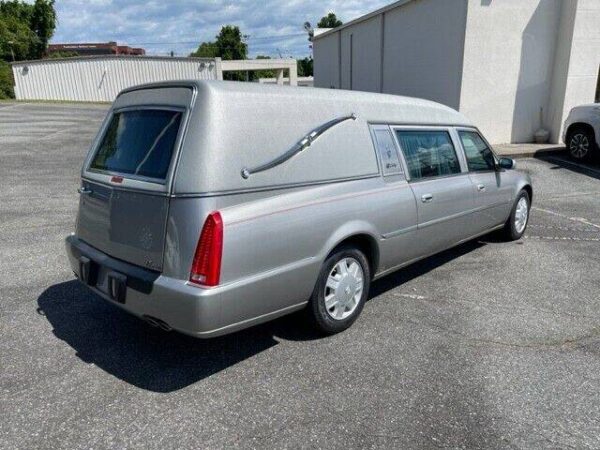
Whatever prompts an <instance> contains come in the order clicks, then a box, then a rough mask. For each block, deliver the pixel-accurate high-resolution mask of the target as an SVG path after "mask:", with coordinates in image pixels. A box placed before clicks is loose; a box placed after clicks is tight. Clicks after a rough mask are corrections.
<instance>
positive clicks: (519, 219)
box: [515, 197, 529, 234]
mask: <svg viewBox="0 0 600 450" xmlns="http://www.w3.org/2000/svg"><path fill="white" fill-rule="evenodd" d="M528 218H529V202H528V201H527V199H526V198H525V197H521V198H520V199H519V202H518V203H517V209H516V210H515V230H517V233H519V234H521V233H522V232H523V231H524V230H525V226H526V225H527V219H528Z"/></svg>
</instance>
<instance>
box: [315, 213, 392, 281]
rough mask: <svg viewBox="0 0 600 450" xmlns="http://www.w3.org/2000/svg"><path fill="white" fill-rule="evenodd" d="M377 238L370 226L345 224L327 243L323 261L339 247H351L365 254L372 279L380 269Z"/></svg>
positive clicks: (323, 252)
mask: <svg viewBox="0 0 600 450" xmlns="http://www.w3.org/2000/svg"><path fill="white" fill-rule="evenodd" d="M376 236H377V234H376V232H375V230H373V229H372V227H371V226H369V225H368V224H361V225H360V226H359V225H358V224H356V223H349V224H345V225H343V226H342V227H340V228H338V230H336V232H335V233H333V234H332V236H331V237H330V239H329V240H328V241H327V243H326V245H325V246H324V248H323V251H322V258H321V259H322V260H323V261H325V260H326V259H327V258H328V257H329V255H331V254H332V253H333V252H335V251H336V249H338V248H339V247H341V246H344V245H351V246H353V247H356V248H358V249H359V250H361V251H362V252H363V253H364V254H365V256H366V258H367V261H369V268H370V269H371V277H373V276H374V275H375V273H376V272H377V269H378V267H379V257H380V249H379V241H378V239H377V237H376Z"/></svg>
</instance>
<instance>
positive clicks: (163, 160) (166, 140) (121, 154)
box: [90, 109, 182, 179]
mask: <svg viewBox="0 0 600 450" xmlns="http://www.w3.org/2000/svg"><path fill="white" fill-rule="evenodd" d="M181 115H182V113H181V112H179V111H166V110H150V109H143V110H134V111H124V112H120V113H116V114H114V115H113V117H112V119H111V121H110V124H109V125H108V128H107V130H106V133H105V134H104V137H103V138H102V142H101V144H100V147H99V149H98V151H97V152H96V155H95V156H94V159H93V160H92V163H91V165H90V169H92V170H99V171H106V172H117V173H123V174H130V175H140V176H143V177H149V178H158V179H165V177H166V176H167V172H168V170H169V165H170V163H171V156H172V154H173V147H174V146H175V141H176V139H177V132H178V131H179V124H180V122H181Z"/></svg>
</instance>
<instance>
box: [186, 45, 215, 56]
mask: <svg viewBox="0 0 600 450" xmlns="http://www.w3.org/2000/svg"><path fill="white" fill-rule="evenodd" d="M217 53H218V49H217V45H216V44H215V43H214V42H203V43H202V44H200V46H199V47H198V50H196V51H195V52H192V53H190V56H195V57H197V58H215V57H217V56H219V55H218V54H217Z"/></svg>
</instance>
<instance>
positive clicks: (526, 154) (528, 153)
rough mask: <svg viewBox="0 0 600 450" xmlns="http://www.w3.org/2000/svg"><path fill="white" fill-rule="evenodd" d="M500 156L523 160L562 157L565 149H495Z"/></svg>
mask: <svg viewBox="0 0 600 450" xmlns="http://www.w3.org/2000/svg"><path fill="white" fill-rule="evenodd" d="M495 150H496V152H497V153H498V155H499V156H503V157H507V158H513V159H523V158H537V157H541V156H551V155H560V154H562V153H564V151H565V148H564V147H552V148H541V149H540V148H537V149H536V148H532V149H514V150H513V149H503V148H495Z"/></svg>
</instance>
